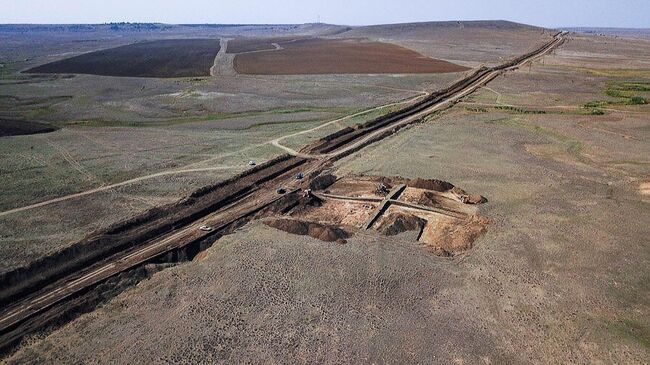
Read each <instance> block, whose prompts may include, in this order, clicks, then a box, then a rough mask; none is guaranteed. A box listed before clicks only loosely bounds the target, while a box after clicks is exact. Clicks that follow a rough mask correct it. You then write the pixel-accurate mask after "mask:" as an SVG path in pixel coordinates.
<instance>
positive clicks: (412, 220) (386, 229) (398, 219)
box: [377, 213, 427, 236]
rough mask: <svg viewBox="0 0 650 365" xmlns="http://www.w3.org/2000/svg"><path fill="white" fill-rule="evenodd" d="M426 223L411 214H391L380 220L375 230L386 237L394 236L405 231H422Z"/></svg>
mask: <svg viewBox="0 0 650 365" xmlns="http://www.w3.org/2000/svg"><path fill="white" fill-rule="evenodd" d="M426 224H427V221H426V220H424V219H422V218H420V217H416V216H414V215H412V214H399V213H392V214H389V215H388V216H386V217H384V218H382V220H381V222H380V223H379V224H378V225H377V230H378V231H379V232H380V233H382V234H384V235H386V236H395V235H398V234H400V233H403V232H407V231H422V229H423V228H424V226H425V225H426Z"/></svg>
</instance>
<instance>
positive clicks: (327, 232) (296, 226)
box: [265, 218, 350, 243]
mask: <svg viewBox="0 0 650 365" xmlns="http://www.w3.org/2000/svg"><path fill="white" fill-rule="evenodd" d="M265 224H266V225H267V226H269V227H273V228H275V229H279V230H281V231H284V232H287V233H292V234H297V235H301V236H310V237H313V238H316V239H318V240H321V241H324V242H338V243H346V242H347V241H346V240H345V239H346V238H348V237H349V236H350V235H349V234H348V233H347V232H346V231H344V230H342V229H340V228H338V227H334V226H329V225H324V224H320V223H314V222H303V221H299V220H294V219H282V218H279V219H274V220H270V221H267V222H265Z"/></svg>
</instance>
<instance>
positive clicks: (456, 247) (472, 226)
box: [420, 215, 490, 256]
mask: <svg viewBox="0 0 650 365" xmlns="http://www.w3.org/2000/svg"><path fill="white" fill-rule="evenodd" d="M489 223H490V221H489V220H488V219H487V218H484V217H481V216H478V215H475V216H471V217H469V218H468V219H467V220H466V221H464V222H458V221H455V220H449V221H440V222H438V223H437V224H436V225H435V226H431V227H427V229H426V230H425V231H424V232H423V234H422V238H421V240H420V242H422V243H424V244H425V245H427V246H429V247H431V248H432V249H433V250H434V251H436V252H438V253H439V254H440V255H443V256H455V255H457V254H459V253H462V252H465V251H467V250H469V249H470V248H472V247H473V246H474V241H475V240H476V239H477V238H478V237H479V236H481V235H482V234H484V233H485V232H486V231H487V225H488V224H489Z"/></svg>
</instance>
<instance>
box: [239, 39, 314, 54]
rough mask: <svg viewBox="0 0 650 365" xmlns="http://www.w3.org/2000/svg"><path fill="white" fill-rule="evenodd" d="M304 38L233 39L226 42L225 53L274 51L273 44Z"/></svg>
mask: <svg viewBox="0 0 650 365" xmlns="http://www.w3.org/2000/svg"><path fill="white" fill-rule="evenodd" d="M300 38H304V37H273V38H235V39H233V40H230V41H228V49H227V50H226V52H227V53H244V52H257V51H266V50H272V49H275V46H274V45H273V43H283V42H287V41H292V40H295V39H300Z"/></svg>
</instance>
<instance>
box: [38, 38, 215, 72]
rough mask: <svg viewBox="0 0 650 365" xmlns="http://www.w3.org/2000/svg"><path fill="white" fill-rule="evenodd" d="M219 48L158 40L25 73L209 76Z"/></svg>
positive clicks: (203, 42) (202, 42) (202, 41)
mask: <svg viewBox="0 0 650 365" xmlns="http://www.w3.org/2000/svg"><path fill="white" fill-rule="evenodd" d="M219 48H220V47H219V40H218V39H177V40H159V41H153V42H143V43H135V44H130V45H127V46H122V47H117V48H111V49H106V50H102V51H97V52H91V53H86V54H83V55H80V56H76V57H72V58H67V59H64V60H60V61H56V62H52V63H48V64H45V65H42V66H38V67H34V68H32V69H30V70H28V71H27V72H29V73H73V74H90V75H102V76H128V77H163V78H168V77H194V76H208V75H210V67H211V66H212V64H213V62H214V57H215V56H216V55H217V53H218V52H219Z"/></svg>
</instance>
